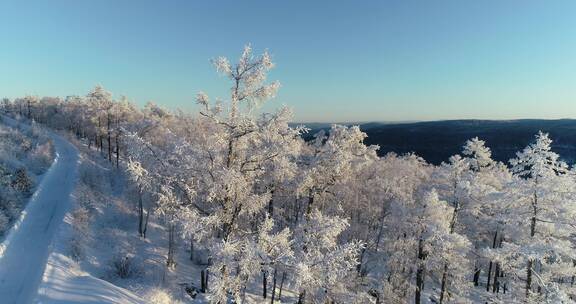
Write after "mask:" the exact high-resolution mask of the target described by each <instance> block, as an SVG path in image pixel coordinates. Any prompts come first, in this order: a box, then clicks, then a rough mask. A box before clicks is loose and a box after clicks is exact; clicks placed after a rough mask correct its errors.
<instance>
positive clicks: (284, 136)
mask: <svg viewBox="0 0 576 304" xmlns="http://www.w3.org/2000/svg"><path fill="white" fill-rule="evenodd" d="M212 62H213V64H214V65H215V68H216V70H217V71H218V72H219V73H221V74H223V75H224V76H225V78H226V79H227V80H229V81H230V82H231V84H230V85H231V90H230V92H229V93H230V94H229V96H228V97H227V99H225V100H224V101H221V99H220V98H216V99H215V101H213V100H212V99H211V98H210V97H209V96H208V95H207V94H206V93H204V92H199V93H198V95H197V98H196V101H197V103H198V112H197V113H195V114H186V113H183V112H181V111H170V110H167V109H164V108H162V107H160V106H158V105H155V104H153V103H148V104H147V105H146V106H144V107H143V108H139V107H138V106H136V105H134V104H133V103H131V102H130V101H128V99H126V98H120V99H114V98H113V95H112V93H110V92H108V91H106V90H105V89H104V88H103V87H101V86H96V87H95V88H94V89H93V90H91V91H90V92H89V93H88V94H87V95H86V96H69V97H67V98H66V99H61V98H57V97H44V98H41V99H39V98H37V97H34V96H27V97H24V98H19V99H15V100H14V101H7V102H5V103H4V104H3V106H2V111H4V113H7V115H10V116H13V117H16V116H26V119H28V120H29V121H32V120H34V121H36V122H38V123H39V124H41V125H42V126H43V127H45V128H46V130H58V131H59V132H61V133H62V134H66V136H68V137H69V140H64V139H63V138H62V137H60V136H58V135H56V134H55V133H52V131H50V132H49V133H48V134H49V136H50V137H51V138H52V140H53V142H54V146H55V150H56V152H57V153H56V154H57V158H56V161H55V163H54V164H53V165H52V167H51V168H50V170H49V171H48V172H47V173H46V174H45V176H44V178H43V179H42V182H41V184H40V185H39V187H38V190H37V192H36V194H35V195H34V197H33V199H32V200H31V201H30V203H29V204H28V207H27V209H26V211H25V213H23V214H25V215H26V216H25V217H24V219H25V220H23V221H22V225H19V226H18V227H17V229H14V230H13V231H12V233H10V235H9V236H8V238H7V241H8V243H7V244H8V245H7V246H6V251H5V255H4V257H3V258H1V259H0V299H2V300H3V299H9V300H10V301H13V302H16V303H23V302H26V301H29V300H31V299H32V297H33V295H35V291H36V290H35V289H36V287H38V286H39V287H40V288H39V290H38V295H37V297H36V301H37V302H42V303H129V304H132V303H162V304H164V303H179V302H182V303H299V304H304V303H358V304H360V303H374V304H381V303H392V304H397V303H398V304H400V303H415V304H420V303H439V304H443V303H573V302H574V299H576V286H575V283H576V267H575V265H576V262H575V261H576V246H575V245H576V238H575V237H574V236H575V235H576V222H575V219H576V167H575V166H570V165H569V164H567V163H565V162H564V161H562V159H561V158H560V155H558V154H557V153H556V152H554V151H553V149H552V148H551V147H552V139H551V138H550V136H549V135H548V134H547V133H543V132H537V133H536V134H535V136H534V137H533V141H532V142H531V143H530V144H528V145H527V146H526V147H525V148H523V149H522V150H521V151H519V152H517V153H516V154H515V157H514V158H512V159H511V160H510V161H509V162H508V163H502V162H499V161H495V160H494V159H493V158H492V151H491V149H490V148H489V147H488V144H489V143H487V142H485V141H484V140H482V139H480V138H471V139H469V140H467V141H466V142H465V143H464V145H463V147H462V150H461V152H459V153H457V154H455V155H453V156H451V157H450V158H449V160H448V161H446V162H443V163H441V164H439V165H434V164H430V163H427V162H426V161H425V160H424V159H422V158H421V157H419V156H417V155H415V154H413V153H408V154H404V155H397V154H394V153H389V154H386V155H383V156H379V155H378V154H377V150H378V148H379V147H378V146H373V145H367V144H365V140H366V137H367V135H366V134H365V133H364V132H362V131H361V129H360V128H359V127H357V126H341V125H333V126H331V127H330V129H328V130H323V131H321V132H318V133H317V134H314V135H313V136H312V137H311V138H310V140H307V141H305V140H304V139H303V134H304V133H306V132H307V131H308V130H307V129H306V128H305V127H293V126H291V125H290V124H289V122H290V121H291V119H292V112H291V110H290V109H288V108H286V107H281V108H279V109H278V110H277V111H275V112H273V113H259V112H258V110H257V108H258V106H260V105H262V104H263V103H265V102H267V101H268V100H269V99H272V98H273V97H274V95H275V94H276V92H277V90H278V89H279V87H280V86H279V83H278V82H268V81H267V75H268V72H269V71H270V70H271V69H272V68H273V67H274V64H273V63H272V60H271V57H270V55H269V54H268V53H267V52H264V53H262V54H260V55H256V54H254V53H253V50H252V48H251V47H250V46H247V47H245V48H244V51H243V52H242V54H241V56H240V59H239V60H238V62H237V63H234V64H233V63H231V62H230V61H229V60H228V59H227V58H224V57H219V58H217V59H214V60H213V61H212ZM75 181H77V182H76V183H75ZM70 194H72V198H73V199H72V200H70ZM62 220H63V223H61V222H62ZM58 225H59V226H60V227H61V229H59V230H58V232H57V233H56V227H57V226H58ZM53 235H56V237H55V238H53ZM52 238H53V239H54V241H53V242H51V241H50V240H51V239H52ZM49 244H52V246H51V247H49V246H48V245H49ZM46 261H48V262H47V265H46ZM44 266H45V267H44ZM44 268H45V269H46V271H44V275H43V277H42V269H44ZM40 278H42V280H41V279H40Z"/></svg>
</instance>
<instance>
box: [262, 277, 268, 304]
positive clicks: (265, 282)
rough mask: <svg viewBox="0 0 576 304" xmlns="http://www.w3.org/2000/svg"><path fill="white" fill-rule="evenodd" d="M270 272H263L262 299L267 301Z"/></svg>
mask: <svg viewBox="0 0 576 304" xmlns="http://www.w3.org/2000/svg"><path fill="white" fill-rule="evenodd" d="M267 289H268V271H266V270H264V271H262V297H263V298H264V299H266V296H267V295H268V290H267Z"/></svg>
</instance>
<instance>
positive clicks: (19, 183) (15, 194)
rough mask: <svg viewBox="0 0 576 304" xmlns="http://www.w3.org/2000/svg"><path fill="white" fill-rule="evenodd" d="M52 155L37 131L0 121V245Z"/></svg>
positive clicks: (43, 134) (50, 145) (43, 135)
mask: <svg viewBox="0 0 576 304" xmlns="http://www.w3.org/2000/svg"><path fill="white" fill-rule="evenodd" d="M53 154H54V153H53V148H52V143H51V142H50V141H49V138H48V136H47V135H46V134H45V132H43V131H42V130H41V128H40V127H38V126H37V125H36V126H34V127H29V126H27V125H19V124H18V123H16V122H15V121H12V120H10V119H9V118H6V117H0V241H1V240H2V239H3V238H4V234H5V233H6V231H7V230H8V229H9V228H10V227H11V226H12V225H13V224H14V223H15V222H16V220H17V219H18V217H19V216H20V212H21V211H22V209H23V208H24V207H25V205H26V201H27V200H28V199H29V198H30V196H31V195H32V193H33V192H34V188H35V187H36V184H37V183H38V180H40V179H41V178H42V174H43V173H44V172H45V171H46V170H47V169H48V167H49V166H50V164H51V163H52V160H53V158H54V155H53Z"/></svg>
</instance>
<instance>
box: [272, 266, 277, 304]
mask: <svg viewBox="0 0 576 304" xmlns="http://www.w3.org/2000/svg"><path fill="white" fill-rule="evenodd" d="M277 272H278V271H277V269H276V268H274V275H273V276H272V299H271V300H270V304H274V299H275V297H276V274H277Z"/></svg>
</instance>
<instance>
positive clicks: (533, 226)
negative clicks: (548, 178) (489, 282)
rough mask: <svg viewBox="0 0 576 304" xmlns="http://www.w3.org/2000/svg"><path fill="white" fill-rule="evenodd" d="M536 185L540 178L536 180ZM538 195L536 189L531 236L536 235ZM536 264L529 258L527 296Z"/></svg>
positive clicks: (533, 201)
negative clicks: (533, 267)
mask: <svg viewBox="0 0 576 304" xmlns="http://www.w3.org/2000/svg"><path fill="white" fill-rule="evenodd" d="M535 183H536V185H537V184H538V180H536V181H535ZM537 206H538V195H537V194H536V191H534V197H533V200H532V218H531V220H530V237H531V238H533V237H534V235H536V215H537V212H538V207H537ZM533 265H534V263H533V261H532V260H528V266H527V268H526V297H529V296H530V290H531V289H532V266H533Z"/></svg>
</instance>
